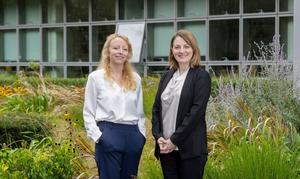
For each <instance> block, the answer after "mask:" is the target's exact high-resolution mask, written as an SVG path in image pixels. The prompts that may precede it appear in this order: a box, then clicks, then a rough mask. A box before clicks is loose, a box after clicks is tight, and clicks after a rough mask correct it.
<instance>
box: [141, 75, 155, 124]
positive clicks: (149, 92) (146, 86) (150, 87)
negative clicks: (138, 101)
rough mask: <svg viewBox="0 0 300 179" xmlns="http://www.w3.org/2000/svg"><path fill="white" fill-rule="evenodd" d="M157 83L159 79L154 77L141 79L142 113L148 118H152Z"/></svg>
mask: <svg viewBox="0 0 300 179" xmlns="http://www.w3.org/2000/svg"><path fill="white" fill-rule="evenodd" d="M158 83H159V78H156V77H146V78H143V81H142V87H143V98H144V112H145V115H146V116H147V117H148V118H150V117H151V116H152V106H153V103H154V99H155V95H156V91H157V88H158Z"/></svg>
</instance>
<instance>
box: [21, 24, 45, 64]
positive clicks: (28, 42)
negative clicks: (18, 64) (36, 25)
mask: <svg viewBox="0 0 300 179" xmlns="http://www.w3.org/2000/svg"><path fill="white" fill-rule="evenodd" d="M40 51H41V44H40V35H39V30H36V29H23V30H20V55H21V56H20V58H21V59H20V60H21V61H22V62H26V61H39V60H40Z"/></svg>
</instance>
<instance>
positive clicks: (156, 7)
mask: <svg viewBox="0 0 300 179" xmlns="http://www.w3.org/2000/svg"><path fill="white" fill-rule="evenodd" d="M147 2H148V18H170V17H173V14H174V13H173V11H174V4H173V3H174V1H173V0H163V1H162V0H148V1H147Z"/></svg>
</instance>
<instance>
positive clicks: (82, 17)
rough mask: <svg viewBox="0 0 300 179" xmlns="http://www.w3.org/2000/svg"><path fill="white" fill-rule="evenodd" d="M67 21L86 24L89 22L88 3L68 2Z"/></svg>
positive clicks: (79, 1) (67, 0) (78, 0)
mask: <svg viewBox="0 0 300 179" xmlns="http://www.w3.org/2000/svg"><path fill="white" fill-rule="evenodd" d="M66 8H67V21H68V22H85V21H88V20H89V7H88V1H82V0H66Z"/></svg>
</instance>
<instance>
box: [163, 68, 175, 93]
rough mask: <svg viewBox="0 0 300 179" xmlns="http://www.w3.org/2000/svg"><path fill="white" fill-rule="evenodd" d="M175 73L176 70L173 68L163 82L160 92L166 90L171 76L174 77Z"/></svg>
mask: <svg viewBox="0 0 300 179" xmlns="http://www.w3.org/2000/svg"><path fill="white" fill-rule="evenodd" d="M174 73H175V70H171V71H170V72H169V73H168V74H167V76H166V78H165V79H164V81H163V83H162V86H161V91H160V94H162V92H163V91H164V90H165V88H166V87H167V85H168V83H169V81H170V80H171V78H172V77H173V74H174Z"/></svg>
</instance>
